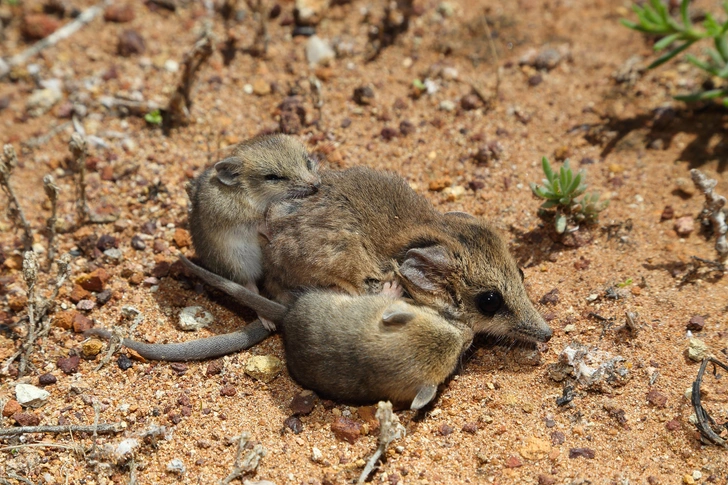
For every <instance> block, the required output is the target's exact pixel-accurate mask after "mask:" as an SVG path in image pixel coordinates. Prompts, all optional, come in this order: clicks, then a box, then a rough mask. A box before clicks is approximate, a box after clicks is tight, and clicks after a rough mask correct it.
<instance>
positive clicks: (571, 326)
mask: <svg viewBox="0 0 728 485" xmlns="http://www.w3.org/2000/svg"><path fill="white" fill-rule="evenodd" d="M575 331H576V325H574V324H573V323H570V324H568V325H566V326H564V333H571V332H575Z"/></svg>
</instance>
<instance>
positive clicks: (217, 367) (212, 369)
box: [205, 359, 225, 377]
mask: <svg viewBox="0 0 728 485" xmlns="http://www.w3.org/2000/svg"><path fill="white" fill-rule="evenodd" d="M224 367H225V364H224V362H223V360H222V359H216V360H213V361H212V362H210V363H208V364H207V370H205V375H206V376H208V377H210V376H216V375H218V374H220V373H222V370H223V368H224Z"/></svg>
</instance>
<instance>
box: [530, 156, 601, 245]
mask: <svg viewBox="0 0 728 485" xmlns="http://www.w3.org/2000/svg"><path fill="white" fill-rule="evenodd" d="M541 167H542V168H543V173H544V174H545V175H546V178H545V179H543V185H541V186H538V185H536V184H534V183H531V184H530V185H531V190H532V191H533V194H534V195H535V196H536V197H539V198H541V199H546V201H545V202H544V203H543V204H541V208H540V209H539V215H542V216H545V215H553V217H554V224H555V227H556V232H557V233H559V234H563V233H564V232H566V228H567V225H568V224H569V223H571V224H572V225H574V226H577V227H576V228H577V229H578V224H580V223H582V222H584V223H586V224H594V223H597V222H599V213H600V212H601V211H603V210H604V209H605V208H606V207H607V205H608V204H609V201H608V200H603V201H600V200H599V194H598V193H596V192H594V193H591V194H586V195H584V197H582V198H581V199H580V200H577V197H579V196H580V195H582V194H583V193H584V192H586V183H584V172H583V171H582V170H580V171H579V173H577V174H576V175H574V172H573V171H572V170H571V167H570V166H569V160H568V159H567V160H565V161H564V164H563V165H562V166H561V169H559V171H558V173H556V172H554V171H553V169H552V168H551V164H550V163H549V160H548V158H546V157H543V158H542V159H541ZM550 209H553V210H550Z"/></svg>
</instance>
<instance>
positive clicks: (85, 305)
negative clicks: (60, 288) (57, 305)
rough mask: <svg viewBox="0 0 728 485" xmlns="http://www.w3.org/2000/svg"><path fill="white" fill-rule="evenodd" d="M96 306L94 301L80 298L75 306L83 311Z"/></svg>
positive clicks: (88, 310)
mask: <svg viewBox="0 0 728 485" xmlns="http://www.w3.org/2000/svg"><path fill="white" fill-rule="evenodd" d="M95 307H96V303H95V302H93V301H91V300H81V301H79V302H78V303H76V308H77V309H79V310H82V311H85V312H90V311H91V310H93V309H94V308H95Z"/></svg>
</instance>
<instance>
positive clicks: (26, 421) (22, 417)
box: [12, 413, 40, 426]
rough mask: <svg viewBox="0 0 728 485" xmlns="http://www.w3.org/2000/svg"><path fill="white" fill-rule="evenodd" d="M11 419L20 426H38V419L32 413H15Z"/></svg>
mask: <svg viewBox="0 0 728 485" xmlns="http://www.w3.org/2000/svg"><path fill="white" fill-rule="evenodd" d="M12 418H13V419H14V420H15V422H16V423H18V424H19V425H20V426H38V425H39V424H40V418H39V417H38V416H37V415H36V414H34V413H15V414H13V416H12Z"/></svg>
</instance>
